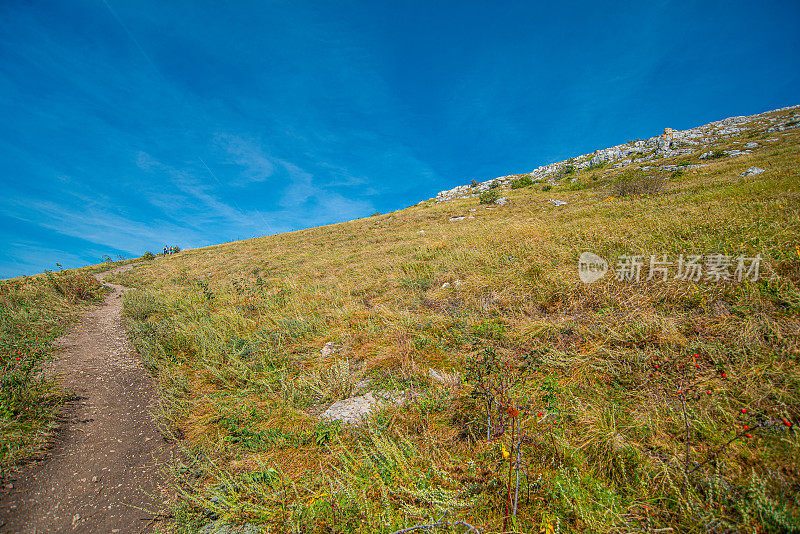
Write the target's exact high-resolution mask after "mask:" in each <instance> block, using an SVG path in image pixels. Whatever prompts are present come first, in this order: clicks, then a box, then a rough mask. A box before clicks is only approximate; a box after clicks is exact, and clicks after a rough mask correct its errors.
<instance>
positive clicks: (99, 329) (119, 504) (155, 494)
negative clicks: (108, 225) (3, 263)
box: [0, 267, 173, 534]
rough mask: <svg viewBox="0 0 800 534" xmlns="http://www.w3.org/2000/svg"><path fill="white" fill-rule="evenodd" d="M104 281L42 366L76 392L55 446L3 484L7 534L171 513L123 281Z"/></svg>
mask: <svg viewBox="0 0 800 534" xmlns="http://www.w3.org/2000/svg"><path fill="white" fill-rule="evenodd" d="M128 268H129V267H128ZM123 269H125V268H124V267H123V268H120V269H117V270H114V271H110V272H109V273H113V272H119V271H120V270H123ZM106 274H107V273H102V274H99V275H95V276H96V277H97V279H98V280H100V281H103V279H104V278H105V275H106ZM106 285H109V286H110V287H112V288H113V290H114V291H113V292H112V293H110V294H108V295H107V296H106V299H105V304H104V305H103V306H101V307H99V308H97V309H95V310H93V311H92V312H90V313H89V314H88V315H87V316H86V317H85V318H84V319H83V320H82V321H81V322H80V323H79V324H78V326H77V328H75V330H74V331H72V332H71V333H69V334H67V335H65V336H64V337H62V338H61V339H60V340H59V343H60V344H61V345H62V346H63V347H64V350H63V352H62V353H61V354H59V355H58V356H57V357H56V359H55V360H54V361H53V362H52V364H51V365H50V366H49V368H48V369H46V371H45V372H47V373H48V374H49V373H53V374H55V375H56V376H57V377H58V381H59V384H60V385H61V387H62V388H63V389H65V390H67V391H73V392H74V393H75V394H76V396H77V398H76V399H75V400H73V401H71V402H69V403H68V404H67V405H66V407H65V409H64V410H63V412H62V416H61V418H60V428H59V430H58V431H57V432H56V433H55V435H54V436H53V440H52V441H53V444H52V448H51V449H50V451H49V453H48V454H47V455H45V456H44V458H43V459H42V460H40V461H36V462H32V463H30V464H28V465H27V466H25V467H24V468H23V469H22V470H21V471H20V472H18V474H17V475H16V476H15V477H13V478H12V479H11V480H10V481H6V484H5V486H4V487H2V488H0V533H3V534H6V533H9V532H13V533H25V534H27V533H44V532H69V533H82V532H86V533H120V534H124V533H128V532H132V533H140V532H150V531H152V529H153V526H154V524H156V523H155V522H156V521H158V519H159V518H160V516H159V515H158V514H159V513H160V512H164V511H165V508H166V507H165V505H164V500H165V498H166V495H165V493H164V487H165V484H164V482H165V480H164V475H163V473H162V472H161V470H160V469H159V467H158V466H159V464H163V463H165V462H168V461H169V459H170V457H171V455H172V453H173V450H172V448H171V446H170V445H169V444H168V443H166V442H165V441H164V439H163V438H162V436H161V434H159V432H158V430H157V428H156V425H155V423H154V422H153V419H152V417H151V415H150V410H149V408H150V407H151V405H152V403H153V402H154V401H155V398H156V392H155V389H154V387H153V384H152V379H151V377H150V374H149V373H148V372H147V370H146V369H145V368H144V367H143V366H142V363H141V361H140V360H139V357H138V355H137V354H136V351H135V350H134V349H133V347H132V346H131V344H130V343H129V342H128V339H127V336H126V335H125V330H124V328H123V327H122V324H121V322H120V314H121V311H122V294H123V293H124V292H125V291H126V288H124V287H122V286H118V285H113V284H106Z"/></svg>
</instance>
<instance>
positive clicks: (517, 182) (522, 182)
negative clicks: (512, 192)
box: [511, 176, 533, 189]
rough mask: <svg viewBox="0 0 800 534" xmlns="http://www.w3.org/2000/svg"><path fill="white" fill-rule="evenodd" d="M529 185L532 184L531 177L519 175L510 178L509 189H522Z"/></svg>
mask: <svg viewBox="0 0 800 534" xmlns="http://www.w3.org/2000/svg"><path fill="white" fill-rule="evenodd" d="M529 185H533V179H531V177H530V176H520V177H519V178H515V179H514V180H511V189H522V188H523V187H528V186H529Z"/></svg>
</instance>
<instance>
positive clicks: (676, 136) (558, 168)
mask: <svg viewBox="0 0 800 534" xmlns="http://www.w3.org/2000/svg"><path fill="white" fill-rule="evenodd" d="M788 110H793V113H791V114H787V115H784V116H783V117H781V118H777V117H770V116H767V115H769V114H771V113H774V112H776V111H788ZM798 126H800V106H791V107H787V108H781V109H777V110H773V111H769V112H766V113H761V114H758V115H751V116H749V117H729V118H727V119H724V120H721V121H716V122H712V123H710V124H706V125H704V126H698V127H696V128H691V129H689V130H682V131H679V130H672V129H671V128H666V129H665V130H664V133H663V134H662V135H658V136H655V137H651V138H650V139H645V140H636V141H630V142H628V143H625V144H624V145H617V146H612V147H609V148H604V149H602V150H595V151H594V152H592V153H591V154H583V155H581V156H577V157H574V158H571V159H569V160H566V161H560V162H558V163H550V164H548V165H542V166H540V167H537V168H536V169H534V170H532V171H531V172H528V173H525V174H515V175H509V176H501V177H499V178H492V179H491V180H486V181H483V182H476V181H473V183H472V184H471V185H459V186H458V187H454V188H453V189H449V190H447V191H441V192H439V194H437V195H436V197H435V198H434V200H435V201H436V202H448V201H451V200H455V199H459V198H469V197H474V196H478V195H480V194H481V193H482V192H484V191H486V190H488V189H489V188H490V187H492V184H493V183H494V182H496V183H498V184H499V185H500V186H501V187H508V186H510V185H511V181H512V180H514V179H518V178H523V177H530V179H531V180H532V181H534V182H549V183H551V184H553V183H555V181H556V179H557V178H560V177H562V176H565V175H566V176H568V171H578V170H583V169H589V168H592V167H600V166H605V165H608V166H610V168H612V169H614V168H619V167H624V166H626V165H631V164H632V163H634V162H636V163H637V164H639V165H640V166H641V168H643V169H647V168H651V167H649V166H644V165H641V164H644V163H647V162H653V163H655V161H654V160H657V159H660V158H669V157H674V156H684V155H689V154H694V153H696V152H698V151H700V150H707V149H709V148H711V147H713V146H714V145H716V144H717V143H719V142H720V141H723V140H725V139H729V138H731V137H733V136H735V135H738V134H739V133H741V132H742V131H745V130H752V129H754V128H759V129H761V130H762V131H765V132H781V131H783V130H786V129H788V128H797V127H798ZM758 146H759V145H758V143H755V142H749V143H747V144H745V145H744V146H743V149H733V150H728V151H725V152H723V153H722V154H720V155H723V156H727V157H737V156H742V155H745V154H750V153H751V151H752V150H753V149H756V148H758ZM720 155H718V154H717V153H715V151H714V150H708V151H707V152H706V153H705V154H703V156H705V158H709V157H712V156H713V157H719V156H720ZM703 156H701V158H702V157H703Z"/></svg>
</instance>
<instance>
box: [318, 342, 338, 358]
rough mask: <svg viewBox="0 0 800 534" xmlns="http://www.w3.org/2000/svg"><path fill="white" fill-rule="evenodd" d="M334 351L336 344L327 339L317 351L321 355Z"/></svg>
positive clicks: (328, 354)
mask: <svg viewBox="0 0 800 534" xmlns="http://www.w3.org/2000/svg"><path fill="white" fill-rule="evenodd" d="M334 352H336V346H335V345H334V344H333V341H328V342H327V343H325V345H324V346H323V347H322V349H320V351H319V353H320V354H322V355H323V356H330V355H331V354H333V353H334Z"/></svg>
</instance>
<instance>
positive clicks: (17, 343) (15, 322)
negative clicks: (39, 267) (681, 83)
mask: <svg viewBox="0 0 800 534" xmlns="http://www.w3.org/2000/svg"><path fill="white" fill-rule="evenodd" d="M102 293H103V291H102V286H101V285H100V283H99V282H98V281H97V280H95V279H94V278H92V277H91V276H89V274H88V273H86V272H83V271H69V272H66V271H65V272H56V273H45V274H41V275H37V276H33V277H25V278H16V279H13V280H4V281H0V480H2V478H3V476H4V474H5V473H6V472H7V471H8V469H10V468H11V467H13V466H14V465H15V464H16V463H18V462H19V461H21V460H22V459H24V458H26V457H28V456H30V455H31V454H32V453H33V452H34V451H35V450H36V447H37V446H38V445H41V443H42V440H43V438H44V437H45V435H46V433H47V431H48V429H49V424H50V423H51V422H52V419H53V413H54V410H55V408H56V407H57V406H58V404H60V402H61V401H62V400H63V392H61V391H59V390H58V389H57V388H56V387H55V384H54V383H53V381H52V378H48V377H45V376H44V375H42V373H41V372H40V371H41V368H42V365H43V364H44V362H45V361H46V360H47V358H48V357H49V356H50V355H51V354H52V353H53V344H52V343H53V341H54V340H55V339H56V338H57V337H58V336H59V335H61V334H62V333H63V332H64V330H65V328H67V327H68V326H69V325H70V324H71V323H72V322H73V321H74V320H75V319H76V318H77V317H78V315H79V313H80V312H81V311H82V310H83V309H85V308H86V306H87V305H88V304H89V303H91V302H96V301H97V300H98V299H99V298H100V296H101V295H102Z"/></svg>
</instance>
